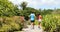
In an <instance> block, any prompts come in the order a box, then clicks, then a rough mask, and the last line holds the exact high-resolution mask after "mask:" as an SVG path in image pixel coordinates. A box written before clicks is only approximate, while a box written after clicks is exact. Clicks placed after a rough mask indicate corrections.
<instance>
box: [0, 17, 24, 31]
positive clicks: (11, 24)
mask: <svg viewBox="0 0 60 32" xmlns="http://www.w3.org/2000/svg"><path fill="white" fill-rule="evenodd" d="M0 19H1V20H0V32H9V31H12V32H13V31H18V30H21V28H23V27H22V25H21V23H20V18H19V16H16V17H0Z"/></svg>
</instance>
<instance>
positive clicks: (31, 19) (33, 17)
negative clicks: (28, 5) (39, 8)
mask: <svg viewBox="0 0 60 32" xmlns="http://www.w3.org/2000/svg"><path fill="white" fill-rule="evenodd" d="M30 21H31V26H32V29H34V22H35V14H34V13H33V12H32V13H31V14H30Z"/></svg>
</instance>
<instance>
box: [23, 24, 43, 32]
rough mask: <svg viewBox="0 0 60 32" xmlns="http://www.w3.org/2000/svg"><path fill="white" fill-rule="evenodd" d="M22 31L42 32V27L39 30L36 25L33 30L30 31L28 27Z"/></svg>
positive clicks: (29, 26)
mask: <svg viewBox="0 0 60 32" xmlns="http://www.w3.org/2000/svg"><path fill="white" fill-rule="evenodd" d="M23 30H24V32H43V29H42V27H41V29H39V28H38V26H37V25H35V26H34V29H31V25H28V28H24V29H23Z"/></svg>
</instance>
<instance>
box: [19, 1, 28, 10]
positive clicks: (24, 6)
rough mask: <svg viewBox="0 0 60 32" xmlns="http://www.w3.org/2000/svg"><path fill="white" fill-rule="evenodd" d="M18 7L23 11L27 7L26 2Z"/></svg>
mask: <svg viewBox="0 0 60 32" xmlns="http://www.w3.org/2000/svg"><path fill="white" fill-rule="evenodd" d="M20 6H21V7H22V9H23V10H24V9H25V8H26V6H27V2H22V3H21V5H20Z"/></svg>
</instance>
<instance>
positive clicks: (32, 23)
mask: <svg viewBox="0 0 60 32" xmlns="http://www.w3.org/2000/svg"><path fill="white" fill-rule="evenodd" d="M31 27H32V29H34V22H33V21H32V22H31Z"/></svg>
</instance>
